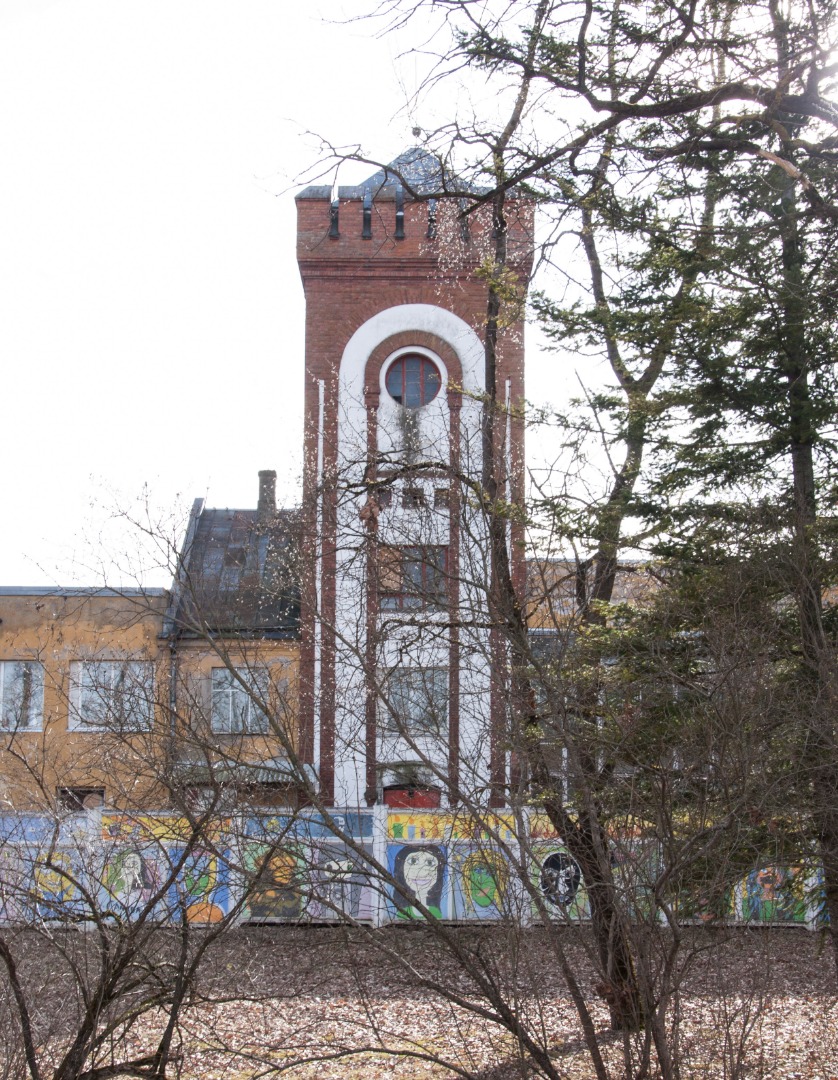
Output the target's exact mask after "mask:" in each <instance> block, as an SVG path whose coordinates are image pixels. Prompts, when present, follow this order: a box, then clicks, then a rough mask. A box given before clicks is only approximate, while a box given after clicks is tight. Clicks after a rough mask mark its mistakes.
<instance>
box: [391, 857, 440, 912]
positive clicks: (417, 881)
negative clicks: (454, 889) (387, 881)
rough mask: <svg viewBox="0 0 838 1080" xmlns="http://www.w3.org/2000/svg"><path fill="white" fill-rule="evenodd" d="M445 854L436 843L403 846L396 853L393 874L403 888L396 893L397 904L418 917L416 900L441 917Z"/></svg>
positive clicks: (404, 910)
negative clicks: (415, 907) (415, 906)
mask: <svg viewBox="0 0 838 1080" xmlns="http://www.w3.org/2000/svg"><path fill="white" fill-rule="evenodd" d="M444 867H445V856H444V855H443V852H442V848H439V847H437V846H436V845H435V844H423V845H422V846H421V847H419V846H417V847H403V848H402V849H401V850H400V851H399V853H398V854H397V855H396V859H395V864H394V867H393V876H394V877H395V879H396V881H397V882H398V883H399V885H400V886H401V888H400V889H399V890H397V891H396V892H395V893H394V896H393V899H394V901H395V903H396V906H397V907H398V908H400V909H401V910H402V911H403V912H404V913H405V914H404V915H403V917H407V918H410V917H415V916H416V915H418V914H420V913H419V912H414V911H413V906H414V904H421V905H423V907H425V908H427V909H428V910H429V911H430V912H431V914H433V915H435V916H436V917H437V918H441V917H442V916H441V913H440V904H441V902H442V886H443V877H444Z"/></svg>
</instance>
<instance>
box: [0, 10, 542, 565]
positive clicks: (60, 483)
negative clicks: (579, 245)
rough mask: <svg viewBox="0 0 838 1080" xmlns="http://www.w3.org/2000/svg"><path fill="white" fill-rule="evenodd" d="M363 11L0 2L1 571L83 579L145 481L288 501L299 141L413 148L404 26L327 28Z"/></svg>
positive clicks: (306, 160)
mask: <svg viewBox="0 0 838 1080" xmlns="http://www.w3.org/2000/svg"><path fill="white" fill-rule="evenodd" d="M361 6H362V5H361V4H360V3H357V2H355V0H348V2H347V4H345V5H344V4H342V3H340V2H338V0H331V2H330V0H319V2H314V0H303V2H302V3H293V2H291V0H235V2H232V0H0V101H2V103H3V107H2V109H0V358H2V368H1V369H0V370H1V371H2V377H1V378H0V387H1V388H2V389H0V394H2V398H1V399H0V400H2V414H0V415H2V427H0V432H2V443H3V446H4V447H5V465H4V467H3V468H2V470H0V512H2V515H3V523H4V524H3V528H2V530H0V585H43V584H53V583H56V582H57V583H61V584H74V583H76V584H78V583H83V584H94V583H95V582H96V576H95V572H94V569H93V568H94V567H95V565H96V563H97V559H98V557H99V554H100V552H97V542H98V541H97V539H96V538H98V537H99V535H100V532H101V529H102V525H103V522H105V521H106V520H107V518H108V514H109V512H110V510H111V508H112V507H113V506H114V505H121V506H123V507H128V508H131V507H132V506H134V505H135V500H136V499H137V497H138V496H139V494H140V493H141V492H142V490H143V489H144V486H147V488H148V491H149V499H150V502H151V504H152V506H153V507H159V508H164V512H166V513H168V510H169V508H172V507H176V506H179V507H180V511H178V512H179V513H181V515H182V513H183V507H184V506H188V505H189V504H190V503H191V500H192V498H194V497H195V496H206V497H208V499H209V502H210V504H211V505H214V506H245V507H247V506H255V502H256V495H257V477H256V474H257V471H258V470H259V469H261V468H276V469H277V471H278V473H279V498H280V500H281V501H284V502H294V501H296V500H297V499H298V480H299V474H300V468H301V452H300V448H301V441H302V422H301V421H302V391H303V297H302V289H301V286H300V282H299V276H298V272H297V267H296V262H295V252H294V234H295V215H294V201H293V193H294V190H295V189H297V188H298V186H299V185H295V179H296V178H298V177H299V176H300V174H301V173H302V172H303V171H304V170H305V169H306V168H307V167H309V166H311V164H312V163H313V162H314V161H315V160H316V157H317V143H316V140H315V139H313V138H311V137H306V136H305V134H304V133H305V132H306V131H314V132H318V133H321V134H324V135H327V136H328V137H329V138H331V139H332V141H333V142H335V143H341V142H345V143H350V142H361V143H362V144H363V145H364V146H365V148H367V149H368V150H369V151H370V152H371V153H372V154H374V155H376V156H378V157H380V158H381V159H384V160H390V159H391V158H393V157H395V156H396V154H398V153H399V152H400V151H401V150H402V149H404V148H405V147H407V146H409V145H411V144H412V143H413V142H414V141H415V140H414V139H413V138H412V136H411V134H410V126H411V122H410V121H409V120H408V119H406V118H405V117H404V116H403V115H401V116H396V113H397V111H398V110H399V108H400V106H401V104H402V101H403V98H404V90H403V88H402V86H401V85H400V82H407V83H408V85H410V83H411V79H414V80H415V78H416V75H417V72H416V71H415V69H414V68H413V67H412V65H413V64H414V61H412V60H408V61H404V60H399V59H398V52H399V51H400V50H401V49H403V48H404V45H405V42H404V40H403V39H402V40H401V41H396V40H394V39H392V38H382V39H376V38H375V37H374V31H373V28H372V27H370V26H369V25H368V24H358V23H355V24H352V25H350V26H347V25H335V24H327V23H324V22H323V21H321V16H322V15H323V14H324V13H325V14H327V15H328V16H330V17H338V16H340V15H341V14H342V13H343V12H344V10H345V9H350V10H351V9H353V8H354V9H356V10H357V9H358V8H360V7H361ZM368 171H371V170H365V169H361V170H360V172H357V171H356V172H355V173H354V174H353V173H349V172H344V173H342V174H341V179H342V182H344V183H346V182H353V181H357V180H360V179H362V177H363V175H364V173H365V172H368ZM530 361H531V363H530V370H531V371H532V357H531V358H530ZM530 385H531V386H532V380H530ZM106 533H107V536H106V539H105V541H104V543H105V544H110V543H118V544H121V543H122V539H121V535H120V534H119V531H118V530H117V531H114V529H113V528H112V527H111V528H110V530H106ZM91 538H93V541H92V548H91ZM117 576H122V578H123V583H125V584H127V583H129V581H130V574H126V573H125V572H124V568H123V570H121V571H117ZM112 579H113V578H112ZM147 581H148V583H150V584H151V583H155V584H166V583H167V582H166V580H165V578H160V577H159V576H157V577H156V578H154V579H147Z"/></svg>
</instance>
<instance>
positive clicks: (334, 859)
mask: <svg viewBox="0 0 838 1080" xmlns="http://www.w3.org/2000/svg"><path fill="white" fill-rule="evenodd" d="M372 857H373V852H372V845H371V844H366V845H364V846H363V848H362V850H361V851H360V852H359V851H355V850H353V849H352V848H350V847H348V846H347V845H345V844H340V843H335V842H333V841H332V842H328V841H326V842H324V841H321V842H320V843H319V844H318V845H316V846H315V847H313V848H312V849H311V850H310V873H309V879H308V895H307V904H306V915H307V916H308V918H310V919H312V920H313V921H316V922H323V921H329V922H331V921H334V920H337V919H341V918H346V917H348V918H350V919H353V920H355V919H357V920H363V921H371V920H372V919H373V918H374V917H375V906H376V895H375V891H374V888H373V885H372V880H373V878H372V875H371V874H370V869H369V866H370V864H369V860H370V859H372Z"/></svg>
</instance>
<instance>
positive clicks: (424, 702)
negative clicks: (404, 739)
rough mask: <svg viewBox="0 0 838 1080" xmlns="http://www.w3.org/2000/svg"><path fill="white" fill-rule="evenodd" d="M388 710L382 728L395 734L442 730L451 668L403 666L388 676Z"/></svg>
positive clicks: (383, 717) (446, 715) (445, 718)
mask: <svg viewBox="0 0 838 1080" xmlns="http://www.w3.org/2000/svg"><path fill="white" fill-rule="evenodd" d="M386 690H387V695H388V697H389V709H387V710H385V714H384V715H383V716H382V718H381V723H382V728H383V729H384V730H385V731H390V732H392V733H402V734H405V735H421V734H426V733H440V732H442V730H443V728H444V726H445V725H446V724H447V722H448V671H447V670H446V669H445V668H401V669H399V670H398V671H394V672H392V673H391V674H390V676H389V677H388V679H387V687H386Z"/></svg>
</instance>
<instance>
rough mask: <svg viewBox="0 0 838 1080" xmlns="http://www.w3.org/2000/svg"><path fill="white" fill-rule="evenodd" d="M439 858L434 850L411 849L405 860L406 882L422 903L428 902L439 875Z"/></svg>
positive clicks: (404, 872)
mask: <svg viewBox="0 0 838 1080" xmlns="http://www.w3.org/2000/svg"><path fill="white" fill-rule="evenodd" d="M439 870H440V867H439V859H438V858H437V857H436V855H435V854H434V853H433V852H432V851H427V850H425V851H411V853H410V854H409V855H408V856H407V858H406V859H405V861H404V868H403V874H404V883H405V885H407V887H408V888H409V889H410V891H411V892H412V893H413V895H414V896H415V897H416V899H417V900H418V902H419V903H420V904H427V903H428V896H429V894H430V891H431V889H432V888H433V887H434V885H436V882H437V878H438V877H439Z"/></svg>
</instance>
